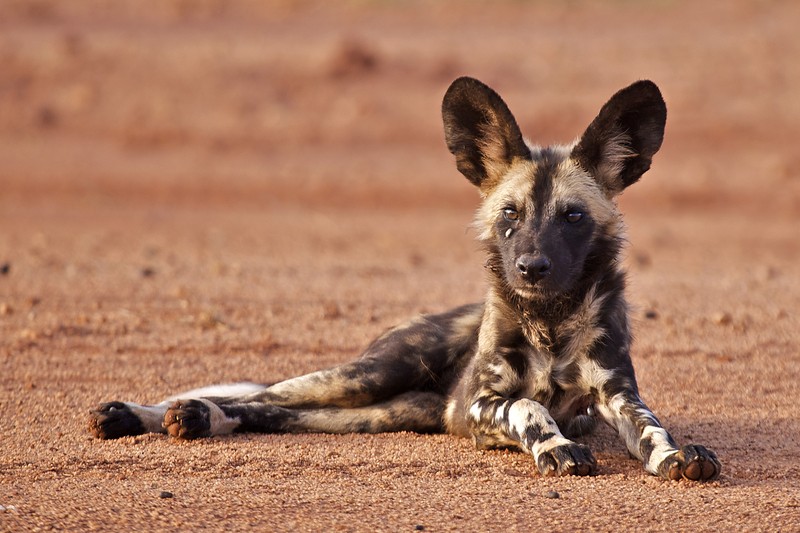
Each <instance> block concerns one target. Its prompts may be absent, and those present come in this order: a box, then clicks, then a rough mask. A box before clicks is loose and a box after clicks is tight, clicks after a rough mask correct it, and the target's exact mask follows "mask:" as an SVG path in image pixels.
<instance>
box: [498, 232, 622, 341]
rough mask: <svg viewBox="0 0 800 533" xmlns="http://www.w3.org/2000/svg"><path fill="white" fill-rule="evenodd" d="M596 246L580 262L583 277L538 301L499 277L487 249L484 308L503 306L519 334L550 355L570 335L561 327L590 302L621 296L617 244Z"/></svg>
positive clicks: (589, 304) (499, 262)
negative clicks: (514, 319) (515, 321)
mask: <svg viewBox="0 0 800 533" xmlns="http://www.w3.org/2000/svg"><path fill="white" fill-rule="evenodd" d="M605 244H606V245H605V246H599V247H597V248H596V250H599V251H598V252H595V253H593V254H590V256H589V257H588V258H587V260H586V261H585V263H584V270H583V274H582V275H581V276H580V278H578V280H577V282H576V283H575V285H574V286H573V287H572V288H571V289H570V290H569V291H566V292H563V293H559V294H556V295H553V296H550V297H547V298H545V297H542V298H540V299H530V298H524V297H522V296H520V295H519V294H518V293H517V292H516V291H514V290H513V289H512V288H511V287H510V286H509V285H508V283H506V280H505V278H504V276H503V271H502V267H500V266H499V265H500V264H501V261H502V259H500V257H499V252H495V253H493V252H492V251H491V250H489V260H488V261H487V263H486V267H487V270H488V272H489V273H490V274H489V276H490V289H489V290H490V292H491V293H492V297H490V298H488V299H487V305H496V306H503V307H506V308H507V309H508V311H509V312H510V313H511V314H513V315H514V316H516V317H519V322H518V325H519V327H520V329H521V330H522V333H523V334H524V335H525V336H526V337H527V338H528V339H529V341H530V342H531V343H532V344H534V345H537V346H539V347H541V348H544V349H547V350H548V351H552V352H554V353H556V352H558V351H559V350H558V346H559V345H560V344H562V343H564V342H566V341H567V340H568V338H569V336H570V335H571V333H570V328H568V327H565V325H567V324H570V323H572V322H573V318H575V317H576V316H577V315H580V314H582V313H585V311H586V308H587V307H589V306H591V305H592V302H594V301H597V300H599V299H603V300H607V299H609V298H612V297H615V296H622V293H624V291H625V272H624V270H623V269H622V268H621V266H620V265H619V259H618V258H619V255H620V249H621V243H619V242H613V243H605Z"/></svg>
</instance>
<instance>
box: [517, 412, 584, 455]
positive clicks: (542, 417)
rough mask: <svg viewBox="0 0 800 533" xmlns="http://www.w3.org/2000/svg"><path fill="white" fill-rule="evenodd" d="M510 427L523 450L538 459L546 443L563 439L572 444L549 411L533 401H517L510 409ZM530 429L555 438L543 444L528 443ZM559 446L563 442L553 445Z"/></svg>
mask: <svg viewBox="0 0 800 533" xmlns="http://www.w3.org/2000/svg"><path fill="white" fill-rule="evenodd" d="M508 426H509V428H510V429H511V431H512V432H513V433H515V434H516V435H517V436H518V438H519V439H520V443H521V444H522V446H523V448H524V449H525V450H526V451H528V452H530V453H532V454H533V455H534V457H537V458H538V454H540V453H541V450H540V448H541V447H542V445H543V444H544V443H548V444H552V443H551V441H553V443H554V442H555V441H556V440H558V439H562V440H563V441H564V442H570V441H569V440H567V439H566V438H564V436H563V435H562V434H561V430H559V429H558V425H557V424H556V423H555V420H553V418H552V417H551V416H550V414H549V413H548V412H547V409H545V407H544V406H543V405H541V404H540V403H538V402H535V401H533V400H528V399H525V398H523V399H520V400H517V401H515V402H514V403H513V404H512V405H511V407H510V408H509V409H508ZM530 428H536V429H537V430H538V431H539V432H540V433H541V434H542V435H545V434H547V433H552V434H553V436H552V437H550V438H549V439H547V440H545V441H544V442H541V443H540V442H527V441H528V439H527V434H528V429H530ZM554 439H555V440H554ZM559 444H561V442H559V443H558V444H552V446H557V445H559ZM547 449H550V448H547ZM537 450H539V451H537Z"/></svg>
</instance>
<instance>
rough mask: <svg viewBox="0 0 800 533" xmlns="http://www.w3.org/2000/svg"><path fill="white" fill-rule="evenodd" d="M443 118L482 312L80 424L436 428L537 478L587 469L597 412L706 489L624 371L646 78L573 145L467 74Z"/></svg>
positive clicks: (693, 453)
mask: <svg viewBox="0 0 800 533" xmlns="http://www.w3.org/2000/svg"><path fill="white" fill-rule="evenodd" d="M442 114H443V119H444V127H445V138H446V140H447V145H448V148H449V149H450V151H451V152H452V153H453V154H454V155H455V157H456V165H457V167H458V169H459V170H460V171H461V172H462V174H464V176H466V177H467V179H469V180H470V181H471V182H472V183H473V184H474V185H475V186H477V187H478V189H479V191H480V193H481V196H482V198H483V201H482V204H481V206H480V208H479V209H478V212H477V215H476V218H475V227H476V228H477V231H478V238H479V240H480V242H481V243H482V244H483V246H484V248H485V250H486V254H487V263H486V266H487V271H488V273H489V288H488V293H487V296H486V300H485V301H484V302H483V303H480V304H473V305H467V306H463V307H459V308H457V309H453V310H451V311H448V312H446V313H442V314H438V315H429V316H424V317H420V318H417V319H415V320H412V321H411V322H409V323H408V324H405V325H403V326H399V327H396V328H393V329H391V330H390V331H388V332H386V333H385V334H384V335H382V336H381V337H379V338H377V339H376V340H375V341H373V343H372V344H371V345H370V346H369V347H368V348H367V349H366V351H365V352H364V353H363V354H362V356H361V358H360V359H358V360H357V361H355V362H352V363H348V364H344V365H342V366H339V367H336V368H333V369H330V370H323V371H319V372H314V373H312V374H308V375H305V376H300V377H297V378H293V379H290V380H287V381H284V382H281V383H277V384H275V385H272V386H260V385H254V384H237V385H231V386H227V387H226V386H216V387H210V388H206V389H198V390H194V391H190V392H188V393H185V394H182V395H179V396H177V397H175V398H172V399H169V400H166V401H164V402H162V403H161V404H158V405H154V406H142V405H138V404H134V403H123V402H111V403H106V404H103V405H101V406H100V407H99V408H98V409H97V410H95V411H93V412H92V414H91V417H90V427H91V430H92V431H93V432H94V434H95V435H96V436H97V437H100V438H115V437H119V436H122V435H132V434H138V433H144V432H165V433H169V434H170V435H172V436H173V437H176V438H183V439H193V438H198V437H206V436H211V435H221V434H227V433H232V432H241V431H253V432H308V431H321V432H330V433H346V432H385V431H402V430H408V431H418V432H439V431H447V432H449V433H452V434H455V435H461V436H464V437H469V438H471V439H473V441H474V442H475V445H476V446H478V447H481V448H490V447H498V446H503V447H514V448H518V449H520V450H523V451H525V452H527V453H530V454H531V455H532V456H533V457H534V459H535V461H536V464H537V467H538V469H539V471H540V472H541V473H542V474H544V475H564V474H577V475H587V474H592V473H593V472H594V471H595V468H596V462H595V459H594V457H593V456H592V453H591V452H590V451H589V449H588V447H586V446H585V445H584V444H579V443H577V442H574V441H572V440H570V439H571V438H574V437H575V436H579V435H582V434H585V433H588V432H589V431H591V430H592V428H593V427H594V425H595V421H596V419H597V418H600V419H602V420H603V421H604V422H606V423H608V424H610V425H611V426H612V427H613V428H615V429H616V430H617V431H618V432H619V434H620V436H621V437H622V439H623V440H624V441H625V444H626V445H627V448H628V450H629V452H630V453H631V455H633V456H634V457H636V458H638V459H639V460H641V461H642V464H643V465H644V468H645V469H646V470H647V471H648V472H650V473H652V474H656V475H659V476H661V477H664V478H668V479H679V478H682V477H684V478H688V479H692V480H709V479H714V478H716V477H717V476H718V475H719V472H720V464H719V461H718V460H717V458H716V456H715V455H714V454H713V453H712V452H710V451H709V450H707V449H705V448H704V447H702V446H695V445H689V446H684V447H683V448H678V447H677V446H676V444H675V442H674V440H673V439H672V437H670V435H669V434H668V433H667V432H666V430H664V429H663V428H662V427H661V425H660V423H659V421H658V419H657V418H656V417H655V415H653V413H652V412H651V411H650V410H649V409H648V408H647V406H646V405H645V404H644V402H642V400H641V398H640V397H639V392H638V389H637V385H636V378H635V375H634V371H633V366H632V364H631V359H630V346H631V332H630V328H629V320H628V307H627V304H626V300H625V294H624V292H625V274H624V272H623V270H622V267H621V265H620V262H619V256H620V250H621V248H622V246H623V242H624V238H625V237H624V226H623V223H622V218H621V215H620V213H619V211H618V209H617V206H616V203H615V198H616V196H617V195H618V194H619V193H621V192H622V191H623V190H624V189H625V188H626V187H628V186H629V185H631V184H633V183H634V182H636V181H637V180H638V179H639V178H640V177H641V175H642V174H643V173H644V172H645V171H647V169H648V168H649V167H650V163H651V160H652V157H653V155H654V154H655V153H656V152H657V151H658V149H659V148H660V146H661V141H662V137H663V130H664V124H665V121H666V107H665V105H664V102H663V100H662V98H661V94H660V93H659V91H658V88H657V87H656V86H655V85H654V84H653V83H651V82H647V81H641V82H637V83H634V84H633V85H631V86H629V87H627V88H625V89H623V90H621V91H619V92H618V93H617V94H615V95H614V96H613V97H612V98H611V99H610V100H609V102H608V103H606V104H605V106H603V108H602V109H601V111H600V113H599V115H598V116H597V118H596V119H595V120H594V121H593V122H592V123H591V124H590V125H589V127H588V128H587V130H586V132H585V133H584V134H583V135H582V136H581V137H580V138H579V139H578V140H577V141H576V142H575V143H573V144H572V145H569V146H552V147H538V146H531V145H529V144H528V143H527V142H526V141H525V140H524V139H523V137H522V134H521V132H520V130H519V128H518V126H517V124H516V122H515V120H514V117H513V116H512V114H511V112H510V111H509V109H508V107H507V106H506V105H505V103H504V102H503V100H502V99H501V98H500V97H499V96H498V95H497V93H495V92H494V91H493V90H491V89H490V88H489V87H487V86H486V85H484V84H482V83H481V82H479V81H477V80H474V79H471V78H460V79H458V80H456V81H455V82H453V84H452V85H451V86H450V88H449V89H448V91H447V94H446V95H445V98H444V102H443V105H442Z"/></svg>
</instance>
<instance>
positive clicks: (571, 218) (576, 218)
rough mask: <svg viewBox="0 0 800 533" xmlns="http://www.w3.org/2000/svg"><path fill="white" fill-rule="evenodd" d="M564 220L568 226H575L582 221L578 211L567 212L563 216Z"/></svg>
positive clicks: (581, 214)
mask: <svg viewBox="0 0 800 533" xmlns="http://www.w3.org/2000/svg"><path fill="white" fill-rule="evenodd" d="M564 219H565V220H566V221H567V222H569V223H570V224H576V223H578V222H580V221H581V220H583V213H581V212H580V211H569V212H567V214H566V215H564Z"/></svg>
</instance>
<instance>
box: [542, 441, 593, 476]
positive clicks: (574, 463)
mask: <svg viewBox="0 0 800 533" xmlns="http://www.w3.org/2000/svg"><path fill="white" fill-rule="evenodd" d="M536 466H537V468H538V469H539V473H541V474H542V475H543V476H590V475H592V474H594V473H595V470H596V469H597V461H596V460H595V458H594V455H592V452H591V450H590V449H589V448H588V447H587V446H584V445H583V444H578V443H575V442H572V443H569V444H562V445H561V446H556V447H555V448H553V449H551V450H548V451H546V452H544V453H542V454H541V455H539V458H538V459H537V461H536Z"/></svg>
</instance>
